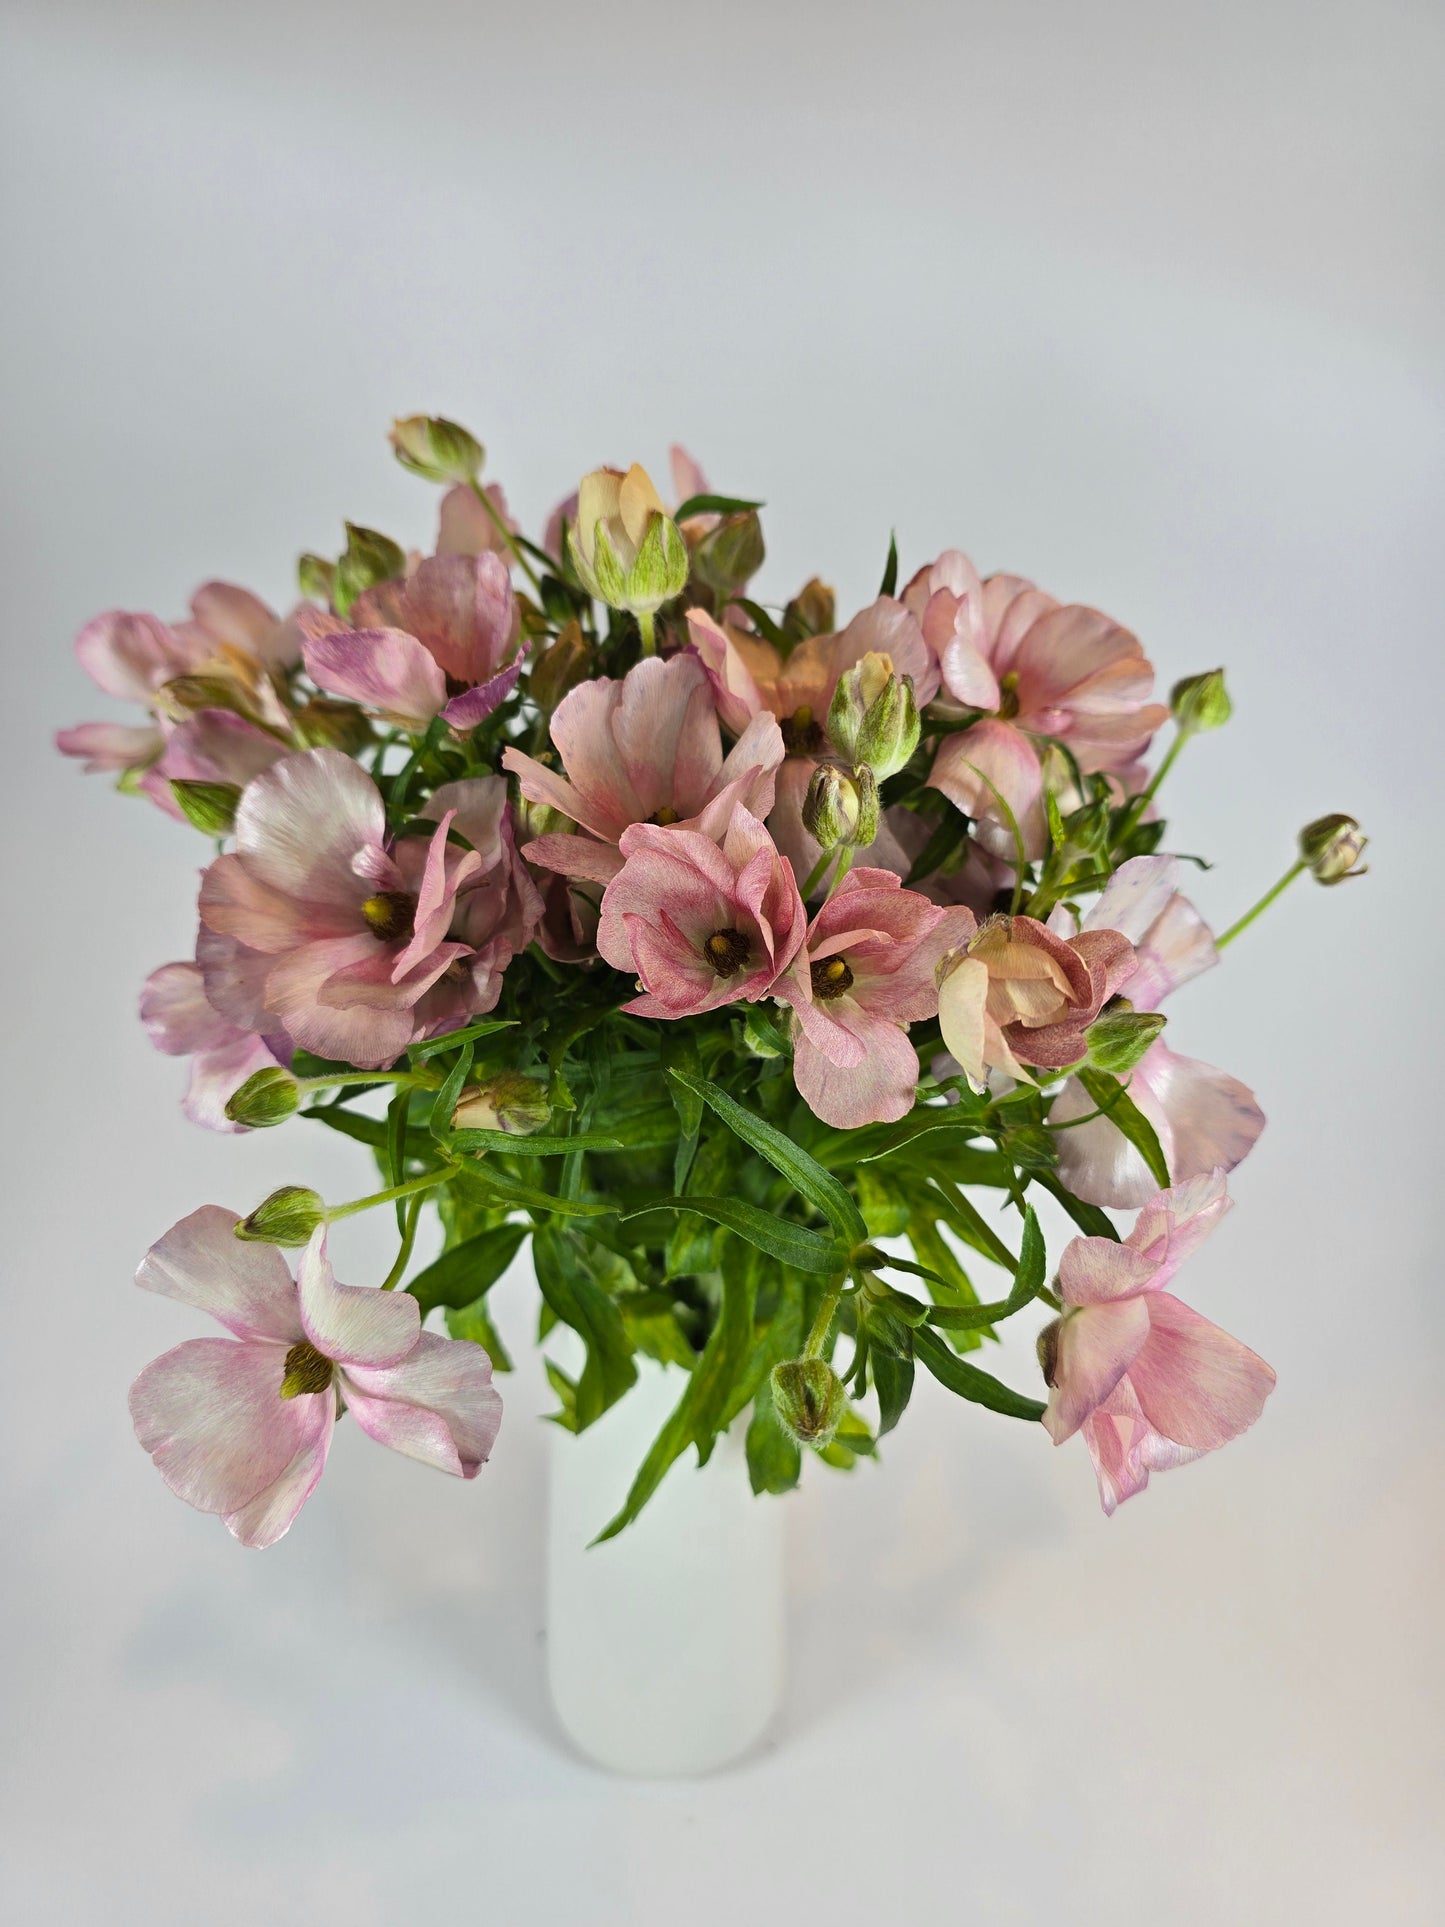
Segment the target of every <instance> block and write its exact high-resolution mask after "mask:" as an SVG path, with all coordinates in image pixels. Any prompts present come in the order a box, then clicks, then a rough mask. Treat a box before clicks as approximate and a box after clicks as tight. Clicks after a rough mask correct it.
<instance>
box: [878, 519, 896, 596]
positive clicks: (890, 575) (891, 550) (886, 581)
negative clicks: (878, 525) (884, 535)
mask: <svg viewBox="0 0 1445 1927" xmlns="http://www.w3.org/2000/svg"><path fill="white" fill-rule="evenodd" d="M897 587H898V532H897V530H896V529H895V530H894V531H893V533H892V534H891V535H890V536H889V538H888V560H887V562H886V563H885V564H884V567H883V582H882V585H881V587H880V588H879V590H878V593H879V595H892V594H893V593H894V591H895V590H896V589H897Z"/></svg>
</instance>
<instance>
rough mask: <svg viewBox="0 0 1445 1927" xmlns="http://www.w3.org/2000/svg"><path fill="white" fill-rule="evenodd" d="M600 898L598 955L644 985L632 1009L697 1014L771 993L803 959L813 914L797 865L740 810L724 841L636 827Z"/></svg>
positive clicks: (677, 828) (627, 833)
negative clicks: (809, 911) (807, 907)
mask: <svg viewBox="0 0 1445 1927" xmlns="http://www.w3.org/2000/svg"><path fill="white" fill-rule="evenodd" d="M621 847H622V855H623V858H624V862H623V865H622V868H621V869H620V870H619V871H618V873H617V875H616V876H615V877H614V878H613V879H612V881H611V882H610V883H609V884H608V886H607V890H606V893H605V895H604V896H603V899H602V918H601V922H600V923H599V925H598V929H597V948H598V949H599V950H600V951H601V953H602V955H603V956H604V957H605V958H606V959H607V961H608V963H610V964H612V965H613V966H614V968H616V969H618V970H626V971H630V972H632V973H634V974H635V975H636V976H638V977H639V978H640V979H641V980H642V986H643V989H644V992H645V993H646V994H645V995H643V996H640V997H637V998H635V999H634V1000H633V1001H632V1002H631V1003H630V1004H627V1005H624V1009H626V1010H629V1011H634V1012H636V1013H637V1014H638V1015H639V1016H644V1017H666V1018H671V1017H691V1016H695V1015H696V1014H697V1013H698V1012H699V1011H703V1010H715V1009H716V1008H717V1006H718V1005H719V1004H731V1003H736V1002H737V1001H738V1000H739V999H747V1000H749V1001H754V1002H755V1001H756V1000H757V999H758V998H760V997H763V996H766V995H767V994H768V993H769V992H770V991H771V990H772V989H773V986H774V984H775V983H776V981H777V978H778V977H779V976H780V974H781V973H782V972H783V971H784V970H786V969H787V967H788V965H789V964H790V963H791V962H792V961H793V958H794V957H795V956H796V955H797V953H798V949H799V947H800V945H801V944H802V941H803V933H804V929H805V927H806V924H807V915H806V912H805V911H804V909H803V901H802V898H801V897H800V896H799V895H798V886H797V884H796V883H795V882H794V880H793V872H792V867H791V865H790V864H789V863H788V861H787V859H786V858H785V857H780V856H779V855H778V852H777V850H776V849H775V847H774V845H773V840H772V838H771V837H770V836H769V835H768V833H767V831H766V829H765V828H764V827H763V825H762V824H761V823H760V822H759V821H758V819H757V818H756V817H755V816H753V815H752V814H751V812H750V811H748V810H745V809H743V808H742V807H741V805H739V807H738V808H737V809H735V810H734V812H733V816H732V821H731V823H730V824H729V825H728V828H727V831H726V833H725V835H724V836H723V838H722V840H721V843H715V842H714V841H713V839H712V838H711V837H710V836H705V835H704V834H703V833H702V832H701V831H699V830H691V829H687V828H685V827H683V826H681V825H674V826H673V827H671V828H666V829H664V828H660V827H658V826H657V825H655V824H651V823H634V824H633V825H632V827H631V828H630V829H628V830H624V831H623V833H622V845H621Z"/></svg>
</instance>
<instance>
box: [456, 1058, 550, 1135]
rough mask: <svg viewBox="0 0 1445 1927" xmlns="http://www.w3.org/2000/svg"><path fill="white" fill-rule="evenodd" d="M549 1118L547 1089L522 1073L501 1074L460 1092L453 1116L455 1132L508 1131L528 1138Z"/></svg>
mask: <svg viewBox="0 0 1445 1927" xmlns="http://www.w3.org/2000/svg"><path fill="white" fill-rule="evenodd" d="M551 1115H552V1106H551V1104H550V1102H549V1101H548V1097H547V1086H546V1085H545V1084H544V1083H542V1082H541V1081H540V1079H538V1078H535V1077H528V1076H526V1075H525V1074H524V1073H523V1072H521V1071H501V1072H499V1073H498V1075H497V1076H496V1077H493V1078H491V1079H489V1080H488V1082H487V1083H485V1084H476V1085H473V1086H472V1087H471V1088H470V1089H468V1090H464V1091H463V1092H462V1095H461V1098H460V1100H459V1101H458V1104H457V1107H456V1109H455V1110H454V1111H453V1112H452V1129H453V1130H454V1131H507V1132H510V1134H511V1135H512V1136H513V1137H529V1136H530V1135H531V1133H532V1132H533V1131H540V1130H541V1129H542V1127H543V1125H544V1124H545V1123H546V1122H547V1120H548V1118H550V1117H551Z"/></svg>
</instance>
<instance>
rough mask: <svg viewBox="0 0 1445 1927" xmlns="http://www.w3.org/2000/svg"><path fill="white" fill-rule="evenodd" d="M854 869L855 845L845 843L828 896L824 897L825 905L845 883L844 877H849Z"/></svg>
mask: <svg viewBox="0 0 1445 1927" xmlns="http://www.w3.org/2000/svg"><path fill="white" fill-rule="evenodd" d="M852 867H853V845H852V844H851V843H845V844H844V845H843V851H842V854H841V855H840V856H839V858H838V867H837V869H836V870H835V871H834V872H833V875H832V879H831V880H830V882H829V884H828V896H827V897H824V899H823V901H824V903H826V902H827V901H828V897H831V896H832V894H833V892H834V891H835V890H836V889H837V888H838V885H839V884H840V883H841V882H842V881H843V879H844V877H845V876H847V874H848V872H849V871H850V870H851V869H852Z"/></svg>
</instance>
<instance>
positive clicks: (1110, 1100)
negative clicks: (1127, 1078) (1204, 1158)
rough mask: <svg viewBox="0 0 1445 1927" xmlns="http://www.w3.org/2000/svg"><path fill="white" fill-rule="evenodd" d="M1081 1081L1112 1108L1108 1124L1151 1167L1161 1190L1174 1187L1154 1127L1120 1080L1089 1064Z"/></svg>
mask: <svg viewBox="0 0 1445 1927" xmlns="http://www.w3.org/2000/svg"><path fill="white" fill-rule="evenodd" d="M1075 1075H1076V1076H1077V1078H1078V1080H1079V1082H1080V1083H1081V1084H1082V1085H1083V1087H1084V1089H1085V1090H1086V1091H1087V1092H1088V1093H1089V1095H1090V1097H1092V1098H1093V1100H1094V1102H1095V1103H1096V1104H1097V1105H1099V1106H1100V1107H1101V1108H1103V1107H1104V1106H1106V1105H1107V1107H1108V1122H1109V1123H1110V1124H1112V1125H1113V1126H1114V1129H1115V1130H1116V1131H1120V1132H1122V1133H1123V1135H1124V1136H1125V1137H1126V1138H1128V1140H1129V1142H1130V1143H1131V1144H1132V1145H1133V1147H1134V1149H1135V1150H1136V1151H1137V1152H1138V1153H1139V1155H1140V1157H1141V1158H1143V1160H1144V1162H1145V1163H1146V1164H1147V1165H1148V1167H1149V1175H1150V1177H1152V1178H1153V1180H1154V1182H1155V1183H1156V1184H1157V1185H1158V1186H1159V1189H1160V1190H1161V1191H1167V1190H1168V1189H1169V1185H1170V1182H1171V1180H1170V1177H1169V1166H1168V1163H1167V1162H1166V1160H1165V1157H1164V1153H1163V1151H1162V1149H1161V1148H1160V1145H1159V1139H1158V1137H1157V1136H1156V1135H1155V1131H1154V1126H1153V1125H1152V1124H1151V1123H1150V1122H1149V1120H1148V1118H1147V1117H1145V1115H1144V1113H1143V1112H1142V1111H1141V1110H1140V1109H1139V1106H1138V1105H1137V1104H1136V1103H1135V1102H1134V1100H1133V1098H1132V1097H1130V1096H1129V1095H1128V1093H1127V1092H1126V1091H1125V1089H1124V1087H1123V1086H1122V1085H1121V1084H1120V1082H1119V1080H1118V1078H1117V1077H1111V1076H1110V1075H1109V1073H1108V1071H1096V1070H1090V1069H1089V1067H1088V1066H1087V1065H1085V1066H1084V1067H1083V1068H1082V1069H1081V1070H1079V1071H1077V1072H1075Z"/></svg>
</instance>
